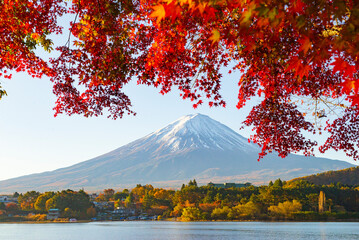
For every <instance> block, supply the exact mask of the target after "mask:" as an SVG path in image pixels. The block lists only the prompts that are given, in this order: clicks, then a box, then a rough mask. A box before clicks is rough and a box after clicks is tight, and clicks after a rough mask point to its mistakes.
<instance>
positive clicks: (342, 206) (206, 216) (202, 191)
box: [0, 179, 359, 221]
mask: <svg viewBox="0 0 359 240" xmlns="http://www.w3.org/2000/svg"><path fill="white" fill-rule="evenodd" d="M320 192H322V195H323V194H324V195H325V201H324V203H323V202H322V203H321V204H322V205H321V212H319V210H320V209H319V202H318V199H319V194H320ZM358 202H359V188H358V187H353V186H348V185H343V184H340V183H338V184H330V185H322V186H319V185H315V184H312V183H309V182H307V181H303V180H299V181H295V182H285V181H284V182H283V181H281V180H280V179H278V180H276V181H275V182H274V183H273V182H270V183H269V184H268V185H267V186H259V187H256V186H249V187H246V188H228V189H225V188H218V187H214V186H198V185H197V183H196V181H195V180H193V181H190V182H189V183H188V184H187V185H183V186H182V187H181V189H180V190H168V189H162V188H154V187H153V186H152V185H140V184H138V185H137V186H136V187H135V188H133V189H131V190H128V189H124V190H122V191H118V192H116V191H115V190H113V189H105V190H104V191H103V192H102V193H101V194H99V195H98V197H97V198H96V199H94V200H90V197H89V195H88V194H87V193H86V192H84V191H83V190H80V191H78V192H76V191H72V190H65V191H61V192H45V193H39V192H36V191H30V192H27V193H25V194H20V195H19V196H18V205H17V206H14V205H12V206H11V207H12V209H11V211H15V212H16V211H27V212H33V213H39V214H41V213H42V214H44V213H47V211H48V210H49V209H52V208H57V209H59V210H60V212H61V217H68V218H70V217H76V218H78V219H90V218H92V217H94V216H96V214H97V213H100V214H101V213H103V212H107V213H108V214H112V213H111V212H116V211H114V210H116V209H122V210H126V209H127V210H132V211H131V213H132V214H135V215H139V214H146V215H149V216H151V215H152V216H153V215H156V216H159V218H176V219H178V220H183V221H197V220H281V219H283V220H284V219H287V220H290V219H293V220H335V219H359V204H358ZM99 206H102V207H99ZM104 206H106V207H104ZM1 207H3V206H0V209H1ZM16 207H17V208H18V209H16ZM114 219H115V218H114Z"/></svg>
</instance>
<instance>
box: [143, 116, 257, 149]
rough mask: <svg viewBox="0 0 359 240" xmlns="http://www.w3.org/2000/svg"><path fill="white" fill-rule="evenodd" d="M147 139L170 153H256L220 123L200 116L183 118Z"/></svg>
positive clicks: (251, 145)
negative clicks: (198, 150) (204, 150)
mask: <svg viewBox="0 0 359 240" xmlns="http://www.w3.org/2000/svg"><path fill="white" fill-rule="evenodd" d="M148 137H150V138H155V139H156V142H158V143H162V144H165V145H167V146H168V147H170V148H171V149H172V151H177V150H181V149H186V148H216V149H218V148H219V149H222V150H225V149H235V148H240V149H242V150H245V151H256V152H257V151H258V149H257V147H256V146H255V145H253V144H250V143H248V141H247V139H245V138H244V137H242V136H241V135H239V134H238V133H236V132H234V131H233V130H232V129H230V128H229V127H227V126H225V125H223V124H222V123H220V122H218V121H215V120H213V119H212V118H210V117H208V116H206V115H202V114H191V115H187V116H183V117H181V118H179V119H178V120H176V121H174V122H172V123H170V124H169V125H168V126H166V127H164V128H162V129H159V130H157V131H156V132H154V133H152V134H150V135H149V136H148Z"/></svg>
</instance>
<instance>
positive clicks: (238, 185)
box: [207, 182, 252, 188]
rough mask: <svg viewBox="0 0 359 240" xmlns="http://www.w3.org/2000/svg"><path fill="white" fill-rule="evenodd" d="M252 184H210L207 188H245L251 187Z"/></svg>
mask: <svg viewBox="0 0 359 240" xmlns="http://www.w3.org/2000/svg"><path fill="white" fill-rule="evenodd" d="M251 185H252V184H251V183H249V182H246V183H212V182H210V183H208V184H207V186H211V187H218V188H244V187H249V186H251Z"/></svg>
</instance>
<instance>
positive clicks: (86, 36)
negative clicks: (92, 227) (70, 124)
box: [0, 0, 359, 159]
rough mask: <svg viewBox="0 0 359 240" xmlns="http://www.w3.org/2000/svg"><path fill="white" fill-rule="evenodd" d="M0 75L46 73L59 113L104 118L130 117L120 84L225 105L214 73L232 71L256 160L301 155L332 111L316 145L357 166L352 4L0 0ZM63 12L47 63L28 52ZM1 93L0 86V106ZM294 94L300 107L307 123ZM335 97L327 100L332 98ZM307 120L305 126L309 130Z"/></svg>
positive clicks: (44, 42) (44, 41) (312, 0)
mask: <svg viewBox="0 0 359 240" xmlns="http://www.w3.org/2000/svg"><path fill="white" fill-rule="evenodd" d="M0 6H1V9H2V12H1V13H0V39H1V41H0V70H1V71H2V72H1V74H2V75H3V77H6V78H9V77H11V74H10V72H6V71H8V70H16V71H28V72H29V73H30V74H31V75H32V76H34V77H41V76H42V75H44V74H45V75H47V76H49V77H50V78H51V81H52V82H53V84H54V90H53V91H54V93H55V94H56V95H57V97H58V98H57V101H56V107H55V115H57V114H59V113H66V114H69V115H71V114H82V115H84V116H97V115H100V114H102V113H103V111H104V110H108V112H109V114H110V117H113V118H117V117H122V116H123V114H125V113H128V114H134V112H133V110H132V109H131V101H130V99H129V98H128V96H127V95H126V94H125V93H124V92H123V91H122V88H123V86H124V85H126V84H127V83H128V82H129V81H131V80H132V81H133V80H134V81H137V83H138V84H145V85H152V86H155V87H158V88H160V93H162V94H165V93H167V92H169V91H171V89H172V88H173V87H175V88H178V89H179V90H180V91H181V97H182V98H184V99H190V100H191V101H193V102H194V105H193V106H194V107H197V106H198V105H200V104H202V103H203V101H204V100H205V99H207V100H206V101H207V102H208V104H209V105H210V106H225V101H224V100H223V99H222V98H221V95H220V93H219V90H220V87H221V80H222V78H223V76H222V74H221V72H220V71H221V69H223V68H224V67H228V66H230V67H231V70H230V71H229V73H231V72H234V71H240V72H241V73H242V74H241V77H240V78H239V79H237V80H236V81H237V82H238V88H239V92H238V105H237V107H238V108H239V109H240V108H242V107H243V106H244V105H245V104H246V103H247V101H248V100H249V99H251V98H252V97H254V96H260V99H261V103H260V104H258V105H257V106H254V107H253V109H252V111H251V112H250V113H249V115H248V116H247V119H246V121H245V122H244V125H246V126H253V130H254V135H253V136H252V137H251V140H252V141H254V142H256V143H258V144H259V145H260V146H261V147H262V152H261V153H260V157H263V156H264V155H265V154H266V153H268V152H270V151H273V150H274V151H277V152H278V154H279V155H280V156H282V157H285V156H286V155H287V154H289V153H290V152H303V153H304V154H306V155H310V154H312V153H313V151H314V148H315V147H316V146H317V142H316V141H313V140H310V139H308V138H306V137H304V135H303V131H308V132H309V133H316V132H318V128H316V126H315V123H316V121H317V120H318V119H320V118H324V117H326V116H327V114H328V112H325V111H324V109H322V108H323V107H322V106H325V105H326V106H328V107H329V108H330V109H331V110H329V111H330V112H332V111H333V110H332V108H331V106H333V107H339V108H341V109H342V110H341V112H340V113H339V114H338V115H335V116H334V117H333V118H330V120H328V121H327V122H326V123H325V130H327V131H328V132H329V136H328V138H327V141H326V142H325V143H324V144H323V145H322V146H320V147H319V150H321V151H322V152H325V151H326V150H328V149H330V148H332V149H335V150H344V151H345V152H346V153H347V155H349V156H352V157H353V158H354V159H358V157H359V155H358V152H357V147H358V139H359V138H358V133H359V132H358V127H359V126H358V103H359V96H358V91H359V83H358V81H357V78H358V68H359V64H358V52H359V46H358V44H357V42H358V36H359V35H358V32H359V30H358V29H359V4H358V3H357V1H353V0H264V1H263V0H261V1H259V0H146V1H145V0H72V1H69V2H68V5H66V2H65V1H60V0H37V1H34V0H24V1H15V0H2V1H0ZM65 13H66V14H72V16H73V18H74V21H73V22H72V23H71V25H70V32H71V35H70V36H69V39H68V43H67V44H66V45H65V46H57V47H56V49H57V51H59V52H60V56H59V57H58V58H53V59H51V60H50V61H49V62H47V61H44V60H43V59H41V58H39V57H38V56H37V55H36V54H35V52H34V49H35V47H36V46H42V47H43V48H45V50H51V48H52V46H53V45H52V42H51V39H50V38H49V36H51V34H58V33H60V32H61V26H58V25H57V21H56V20H57V18H58V17H59V16H62V15H63V14H65ZM4 94H6V92H5V91H4V90H2V89H1V88H0V97H1V96H3V95H4ZM296 97H299V98H304V99H310V101H313V103H314V107H313V108H312V109H311V113H312V114H313V117H312V120H311V119H309V118H308V116H305V115H306V113H307V112H306V111H303V110H302V109H301V108H300V106H298V104H297V103H296V102H295V101H293V100H294V99H295V98H296ZM338 99H339V100H342V102H339V103H337V102H336V100H338ZM313 118H314V121H313Z"/></svg>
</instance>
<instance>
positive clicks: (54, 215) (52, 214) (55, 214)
mask: <svg viewBox="0 0 359 240" xmlns="http://www.w3.org/2000/svg"><path fill="white" fill-rule="evenodd" d="M59 217H60V209H57V208H51V209H49V213H48V214H47V219H48V220H54V219H58V218H59Z"/></svg>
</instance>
